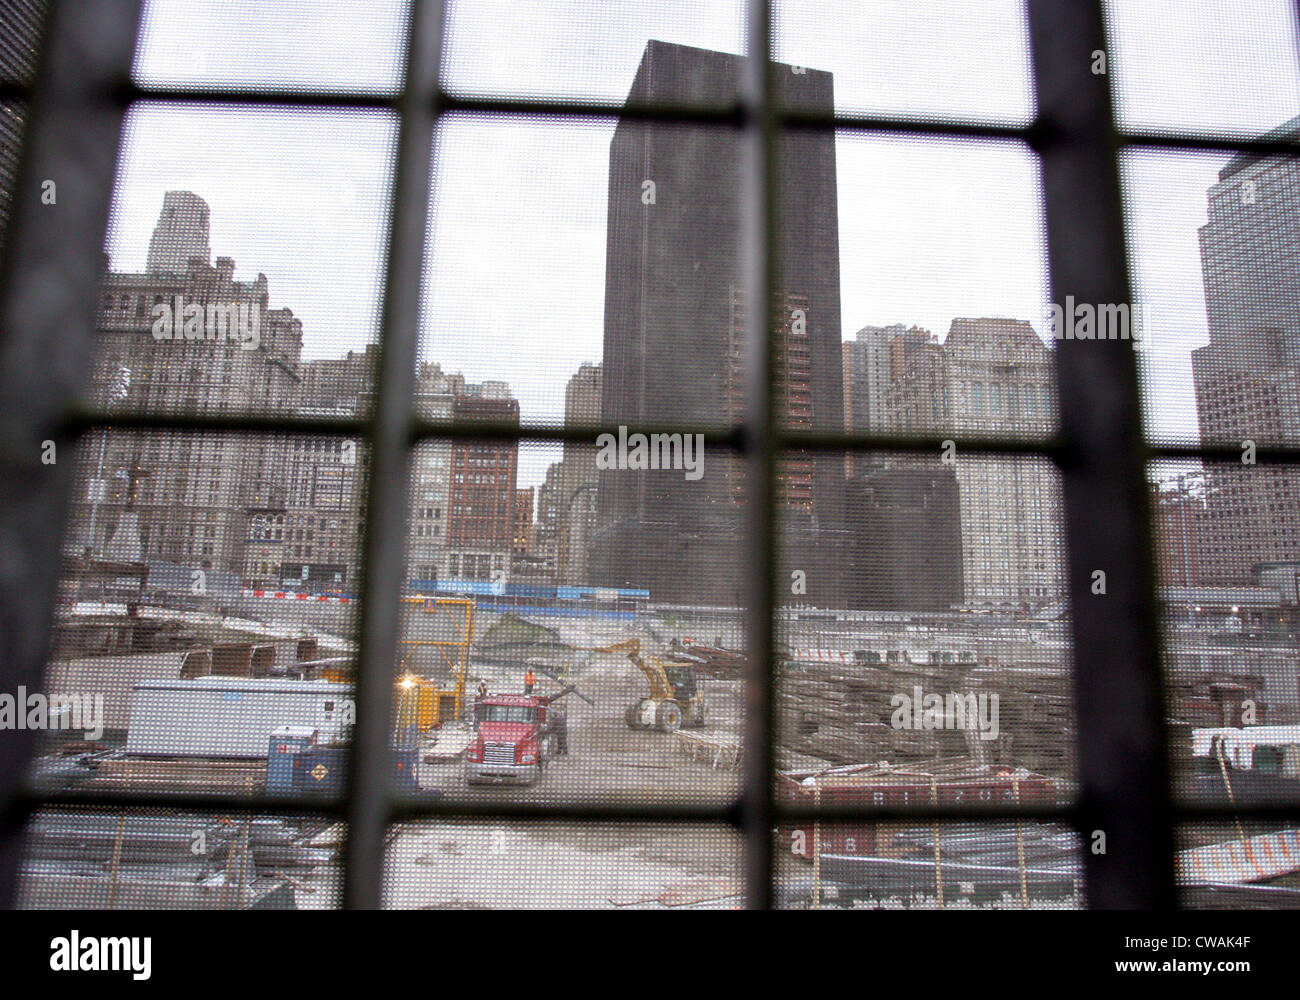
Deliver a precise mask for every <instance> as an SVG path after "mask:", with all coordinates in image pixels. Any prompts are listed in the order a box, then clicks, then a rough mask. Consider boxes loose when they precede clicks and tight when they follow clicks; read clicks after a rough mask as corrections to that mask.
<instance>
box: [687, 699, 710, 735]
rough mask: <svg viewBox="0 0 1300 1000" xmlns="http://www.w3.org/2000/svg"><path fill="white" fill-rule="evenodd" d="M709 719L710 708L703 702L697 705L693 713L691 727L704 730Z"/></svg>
mask: <svg viewBox="0 0 1300 1000" xmlns="http://www.w3.org/2000/svg"><path fill="white" fill-rule="evenodd" d="M708 719H709V706H708V705H707V704H705V703H704V702H702V701H699V702H696V703H695V710H694V711H693V712H692V713H691V726H692V728H694V729H703V728H704V724H705V723H706V722H707V721H708Z"/></svg>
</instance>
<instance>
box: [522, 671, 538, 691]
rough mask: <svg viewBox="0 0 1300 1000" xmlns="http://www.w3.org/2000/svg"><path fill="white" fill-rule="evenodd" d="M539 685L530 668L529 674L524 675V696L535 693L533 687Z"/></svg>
mask: <svg viewBox="0 0 1300 1000" xmlns="http://www.w3.org/2000/svg"><path fill="white" fill-rule="evenodd" d="M536 683H537V675H536V674H534V673H533V668H532V667H529V668H528V672H527V673H526V674H524V694H532V693H533V685H534V684H536Z"/></svg>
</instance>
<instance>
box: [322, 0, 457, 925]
mask: <svg viewBox="0 0 1300 1000" xmlns="http://www.w3.org/2000/svg"><path fill="white" fill-rule="evenodd" d="M442 14H443V12H442V0H415V3H414V5H413V9H412V11H411V23H410V28H409V32H408V36H407V45H406V76H405V80H404V83H403V88H402V96H401V98H400V100H399V102H398V110H399V113H400V115H401V121H400V124H399V129H400V131H399V135H398V145H397V169H396V174H395V176H394V181H393V197H392V203H391V211H390V220H389V239H388V270H387V275H386V277H385V285H384V303H383V312H382V325H381V338H382V340H381V348H380V357H379V367H378V371H377V372H376V380H377V386H376V398H375V405H374V412H373V415H372V421H371V428H370V434H369V444H370V476H369V483H368V485H367V497H366V508H365V509H366V538H365V577H364V583H363V587H362V606H361V641H360V650H359V655H360V661H359V669H358V671H357V682H356V683H357V687H356V704H357V715H356V726H355V728H354V730H353V745H352V751H351V758H350V767H349V779H348V790H347V823H348V826H347V834H348V839H347V850H346V855H345V865H346V867H345V875H344V891H343V905H344V906H345V907H347V908H349V909H376V908H378V907H379V905H380V903H381V902H382V882H383V862H384V857H383V845H384V834H385V830H386V827H387V824H388V816H389V812H390V807H391V799H390V785H391V782H390V779H389V769H390V766H391V765H390V761H389V754H390V749H389V744H390V726H389V718H390V714H391V711H392V702H393V664H394V663H395V662H396V657H397V631H398V629H399V627H400V624H401V614H400V604H401V592H402V565H403V560H404V556H405V553H404V551H403V541H404V540H403V530H402V529H403V527H404V525H405V523H406V502H407V481H408V478H409V476H410V445H411V425H412V406H411V400H412V398H413V396H414V392H415V364H416V357H417V347H418V344H417V341H418V337H419V308H420V270H421V267H422V265H423V261H424V247H425V240H426V232H425V229H426V221H427V219H428V215H429V195H430V186H431V175H432V171H433V162H432V157H433V133H434V128H435V126H436V123H437V116H438V103H437V102H438V69H439V65H440V61H441V55H442Z"/></svg>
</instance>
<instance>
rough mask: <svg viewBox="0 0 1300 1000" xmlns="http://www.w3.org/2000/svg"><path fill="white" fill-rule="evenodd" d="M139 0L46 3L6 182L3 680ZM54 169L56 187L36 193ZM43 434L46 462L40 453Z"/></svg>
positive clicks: (29, 742)
mask: <svg viewBox="0 0 1300 1000" xmlns="http://www.w3.org/2000/svg"><path fill="white" fill-rule="evenodd" d="M139 18H140V3H139V0H105V2H103V3H99V4H87V5H82V4H51V5H50V6H49V9H48V11H47V12H46V14H45V31H44V37H43V39H42V46H41V65H40V69H39V70H38V75H37V79H36V83H35V87H34V89H33V100H32V102H31V105H30V108H29V112H28V116H27V123H26V136H25V141H24V143H23V154H22V155H23V160H22V167H21V169H20V171H19V177H18V183H17V184H16V185H15V188H14V197H13V205H12V210H11V211H12V214H11V216H10V229H9V233H8V239H7V245H6V252H5V254H4V255H3V261H4V269H3V273H2V274H0V483H3V487H2V488H0V497H2V498H3V499H2V501H0V539H3V545H4V553H3V556H4V558H3V559H0V691H8V692H13V691H17V690H18V689H19V688H20V687H24V686H25V687H27V688H29V689H31V690H40V689H41V685H42V682H43V674H44V669H45V654H46V650H47V647H48V644H49V641H50V632H49V623H50V622H51V621H53V618H54V615H53V610H54V608H53V606H54V597H55V591H56V587H57V577H58V574H59V571H60V564H59V559H58V552H59V550H60V543H61V539H62V535H63V532H64V531H65V530H66V529H67V524H66V513H67V511H68V502H69V499H70V494H71V489H72V473H73V465H74V463H73V459H72V455H71V453H70V452H71V449H70V448H69V447H67V446H68V445H69V443H70V442H69V440H68V439H67V438H66V437H65V436H64V435H62V434H59V433H58V429H59V428H60V426H61V425H62V423H63V418H64V416H65V415H66V413H67V412H68V411H69V410H71V409H73V407H74V406H75V405H76V403H77V402H78V401H79V399H80V396H81V391H82V384H83V382H84V379H85V376H86V373H87V371H88V370H89V365H90V358H91V357H92V355H93V332H92V331H93V329H94V322H93V317H94V314H95V308H96V306H97V300H98V294H97V286H98V281H99V277H100V274H101V272H102V270H103V266H104V254H103V248H104V231H105V228H106V226H107V224H108V211H109V201H110V199H111V197H112V193H113V169H114V165H115V161H116V157H117V148H118V142H119V137H120V136H121V133H122V118H123V115H124V114H125V111H126V106H125V103H124V101H122V100H120V99H119V98H118V97H117V94H118V93H119V87H120V84H121V82H122V81H123V80H126V79H128V77H129V76H130V72H131V58H132V55H133V54H134V52H135V36H136V28H137V25H138V22H139ZM46 181H53V182H54V184H55V191H56V197H57V201H56V203H55V204H54V205H46V204H44V203H43V201H42V197H41V194H42V185H43V184H44V182H46ZM51 436H53V437H55V438H57V440H55V441H54V445H55V447H56V451H55V453H54V459H55V460H54V462H53V463H52V464H46V463H45V462H43V461H42V455H43V453H44V451H45V443H44V439H47V438H50V437H51ZM35 735H36V734H35V733H34V732H33V731H32V730H29V729H3V730H0V762H3V765H4V766H3V767H0V817H3V818H4V820H5V825H4V826H3V827H0V908H2V909H8V908H9V907H11V906H12V905H13V901H14V899H15V898H16V891H17V885H16V881H17V871H18V864H19V861H20V858H21V855H22V836H21V833H22V821H23V818H24V817H23V816H22V815H21V814H20V811H19V810H9V809H8V808H5V807H7V806H8V805H9V804H10V803H11V802H13V801H15V800H16V799H17V797H18V795H19V793H20V791H21V790H22V788H23V785H24V783H25V782H26V780H27V777H28V767H27V765H28V761H29V760H30V759H31V755H32V751H33V750H34V749H35V738H34V737H35Z"/></svg>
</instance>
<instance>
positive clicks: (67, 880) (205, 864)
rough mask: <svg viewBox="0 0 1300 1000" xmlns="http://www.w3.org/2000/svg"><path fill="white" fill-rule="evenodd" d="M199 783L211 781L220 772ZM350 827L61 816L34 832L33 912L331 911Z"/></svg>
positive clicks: (38, 824)
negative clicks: (345, 829)
mask: <svg viewBox="0 0 1300 1000" xmlns="http://www.w3.org/2000/svg"><path fill="white" fill-rule="evenodd" d="M195 777H196V779H197V780H203V779H207V780H211V779H212V777H213V772H212V770H211V769H209V771H208V772H207V773H206V774H204V775H202V777H201V778H200V777H199V776H198V774H197V772H196V774H195ZM342 848H343V825H342V824H341V823H334V822H333V821H332V820H330V819H328V818H326V817H323V816H319V815H314V814H311V813H308V812H304V813H302V814H300V815H294V816H249V815H248V814H240V813H234V814H231V813H228V812H227V813H223V814H216V813H207V812H194V811H184V812H182V811H178V810H173V809H129V810H124V811H122V812H103V811H93V812H92V811H78V810H71V809H64V808H59V807H53V808H48V809H43V810H41V811H40V812H38V813H37V814H36V815H35V816H34V817H33V819H32V820H31V822H30V823H28V825H27V829H26V831H25V842H24V849H23V859H22V862H21V863H20V866H19V874H18V878H19V882H18V895H17V900H16V904H15V905H16V906H17V908H18V909H24V910H242V909H273V910H293V909H313V910H315V909H332V908H337V907H338V905H339V901H340V898H341V895H342V892H341V890H342V869H341V865H340V856H341V853H342Z"/></svg>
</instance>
